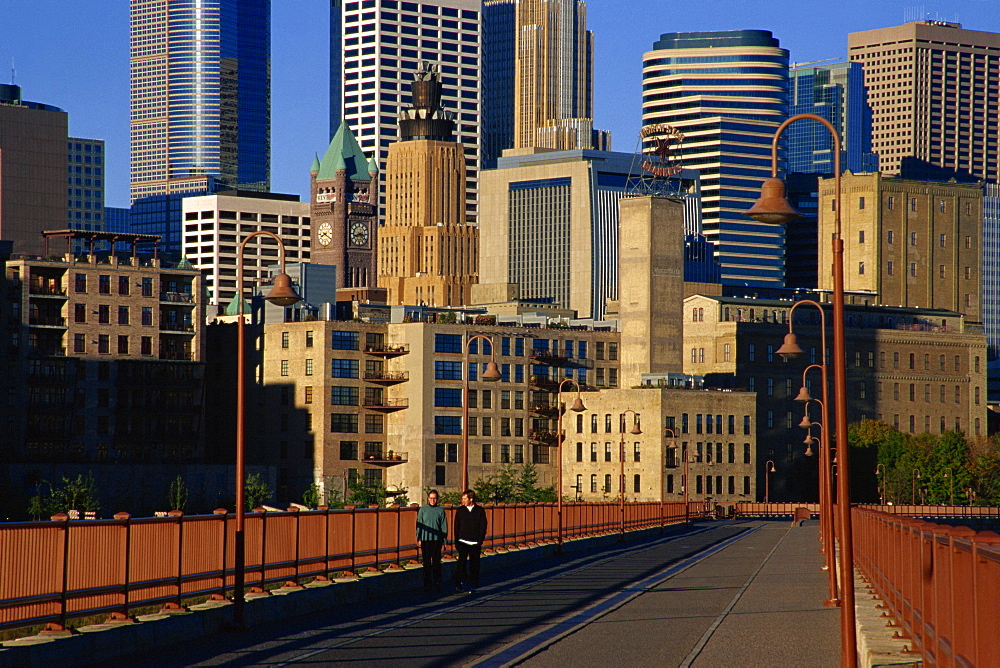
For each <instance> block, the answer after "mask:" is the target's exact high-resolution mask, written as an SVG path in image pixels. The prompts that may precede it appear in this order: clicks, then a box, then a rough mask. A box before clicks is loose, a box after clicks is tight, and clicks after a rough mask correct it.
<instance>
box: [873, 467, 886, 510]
mask: <svg viewBox="0 0 1000 668" xmlns="http://www.w3.org/2000/svg"><path fill="white" fill-rule="evenodd" d="M875 476H876V477H877V478H880V480H879V486H878V502H879V505H880V506H884V505H885V464H879V465H878V466H876V467H875Z"/></svg>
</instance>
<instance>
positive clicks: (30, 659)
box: [0, 524, 685, 668]
mask: <svg viewBox="0 0 1000 668" xmlns="http://www.w3.org/2000/svg"><path fill="white" fill-rule="evenodd" d="M684 527H685V525H684V524H674V525H668V526H667V532H668V533H672V532H674V531H677V530H679V529H682V528H684ZM653 535H655V536H659V535H661V534H660V529H659V528H658V527H657V528H652V529H643V530H641V531H633V532H629V534H628V542H629V543H635V542H638V541H642V540H646V539H648V538H650V537H652V536H653ZM617 543H618V534H611V535H604V536H595V537H592V538H582V539H577V540H570V541H565V542H564V543H563V552H565V553H569V554H572V553H579V552H586V551H593V550H600V549H606V548H607V547H609V546H611V545H615V544H617ZM555 548H556V546H555V544H546V545H538V546H534V547H525V548H521V549H514V550H509V551H506V552H499V553H496V554H491V555H483V558H484V559H486V560H488V561H487V565H486V568H485V569H484V570H486V571H487V572H493V573H502V572H503V571H504V569H506V568H510V567H511V566H518V565H522V564H526V563H529V562H532V561H538V560H540V559H544V558H547V557H550V556H553V553H554V551H555ZM442 567H443V575H444V578H445V581H446V582H447V583H450V581H451V576H452V571H453V570H454V568H455V565H454V562H451V561H446V562H444V563H443V564H442ZM421 571H422V569H421V568H412V569H400V570H395V571H390V572H388V573H384V574H382V575H376V576H372V577H362V578H358V579H357V580H354V581H351V582H336V583H334V582H330V583H322V584H319V583H317V584H309V585H306V586H304V587H295V588H289V589H277V590H274V591H272V592H271V595H270V596H267V595H261V596H256V597H253V596H248V597H247V601H246V622H247V625H248V626H250V627H253V626H257V625H263V624H269V623H274V622H275V621H276V620H280V619H286V618H291V617H299V616H302V615H308V614H310V613H315V612H320V611H322V610H326V609H329V608H331V607H334V606H340V605H344V604H348V603H359V602H363V601H366V600H369V599H374V598H382V597H387V596H391V595H394V594H398V593H400V592H405V591H412V590H416V589H419V588H421V587H423V573H422V572H421ZM231 605H232V603H230V602H229V601H219V602H212V601H209V602H206V603H203V604H201V605H197V606H192V608H191V612H186V613H172V614H156V615H146V616H142V617H141V618H139V619H138V620H137V621H135V622H125V623H122V622H111V623H105V624H96V625H94V626H90V627H83V628H81V629H79V633H74V634H73V635H67V636H60V637H52V636H31V637H28V638H19V639H18V640H14V641H8V642H7V643H4V646H3V647H0V668H50V667H51V666H57V665H64V666H87V665H91V664H94V663H98V662H100V663H108V662H112V661H114V660H116V659H120V658H123V657H125V656H128V655H132V654H135V653H137V652H152V651H155V650H156V649H157V648H162V647H167V646H170V645H175V644H178V643H183V642H188V641H190V640H192V639H194V638H202V637H205V636H209V635H212V634H217V633H220V632H222V631H224V630H226V629H229V628H231V623H230V622H231V620H232V611H231V610H230V606H231Z"/></svg>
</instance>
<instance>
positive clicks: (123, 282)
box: [118, 276, 130, 295]
mask: <svg viewBox="0 0 1000 668" xmlns="http://www.w3.org/2000/svg"><path fill="white" fill-rule="evenodd" d="M129 288H130V284H129V280H128V276H119V277H118V294H120V295H127V294H128V293H129Z"/></svg>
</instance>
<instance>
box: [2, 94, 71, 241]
mask: <svg viewBox="0 0 1000 668" xmlns="http://www.w3.org/2000/svg"><path fill="white" fill-rule="evenodd" d="M67 127H68V118H67V115H66V112H64V111H63V110H62V109H59V108H57V107H53V106H51V105H47V104H41V103H39V102H29V101H27V100H24V99H23V98H22V97H21V88H20V87H19V86H14V85H8V84H0V128H3V131H2V132H0V239H4V240H5V241H13V242H14V252H15V253H28V254H35V255H38V254H41V253H42V252H43V249H44V243H43V241H42V231H43V230H51V229H57V228H62V227H63V226H65V225H66V219H67V210H68V207H67V200H66V178H67V174H66V146H67ZM74 173H75V172H74Z"/></svg>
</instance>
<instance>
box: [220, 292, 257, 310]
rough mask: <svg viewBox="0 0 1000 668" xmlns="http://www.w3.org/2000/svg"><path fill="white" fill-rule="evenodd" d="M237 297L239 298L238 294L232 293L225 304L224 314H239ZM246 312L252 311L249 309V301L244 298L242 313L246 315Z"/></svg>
mask: <svg viewBox="0 0 1000 668" xmlns="http://www.w3.org/2000/svg"><path fill="white" fill-rule="evenodd" d="M238 299H239V295H233V298H232V299H231V300H230V302H229V304H228V305H227V306H226V315H239V314H240V303H239V301H238ZM248 313H253V311H252V310H251V309H250V302H248V301H247V300H245V299H244V300H243V315H247V314H248Z"/></svg>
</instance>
